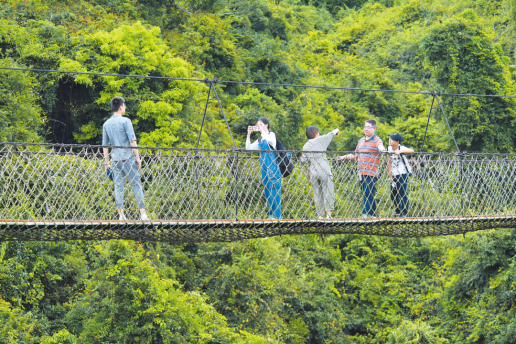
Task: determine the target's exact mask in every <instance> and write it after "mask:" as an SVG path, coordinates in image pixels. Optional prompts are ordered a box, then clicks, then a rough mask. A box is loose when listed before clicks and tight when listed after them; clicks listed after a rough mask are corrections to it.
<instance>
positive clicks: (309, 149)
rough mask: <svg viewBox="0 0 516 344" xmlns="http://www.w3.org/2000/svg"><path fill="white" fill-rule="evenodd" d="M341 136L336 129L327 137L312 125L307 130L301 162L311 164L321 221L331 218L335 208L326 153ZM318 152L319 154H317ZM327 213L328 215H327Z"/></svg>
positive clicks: (333, 187)
mask: <svg viewBox="0 0 516 344" xmlns="http://www.w3.org/2000/svg"><path fill="white" fill-rule="evenodd" d="M336 135H339V129H335V130H333V131H331V132H329V133H328V134H326V135H322V136H321V135H319V128H317V127H316V126H315V125H312V126H310V127H308V128H306V137H307V138H308V141H307V142H306V143H305V145H304V146H303V155H302V156H301V162H303V163H305V162H310V178H309V179H310V183H311V184H312V189H313V191H314V201H315V207H316V209H317V214H318V215H319V219H323V216H324V215H326V218H328V219H330V218H331V212H332V211H333V209H334V206H335V185H334V183H333V175H332V173H331V168H330V164H329V163H328V159H327V158H326V154H325V153H322V152H324V151H325V150H326V149H327V148H328V146H329V145H330V142H331V140H333V138H334V137H335V136H336ZM316 152H317V153H316ZM325 213H326V214H325Z"/></svg>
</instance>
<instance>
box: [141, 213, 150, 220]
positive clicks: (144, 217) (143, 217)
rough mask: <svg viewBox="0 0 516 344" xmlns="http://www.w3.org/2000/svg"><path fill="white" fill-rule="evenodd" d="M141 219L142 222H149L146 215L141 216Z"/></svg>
mask: <svg viewBox="0 0 516 344" xmlns="http://www.w3.org/2000/svg"><path fill="white" fill-rule="evenodd" d="M141 219H142V221H150V218H149V216H147V214H142V215H141Z"/></svg>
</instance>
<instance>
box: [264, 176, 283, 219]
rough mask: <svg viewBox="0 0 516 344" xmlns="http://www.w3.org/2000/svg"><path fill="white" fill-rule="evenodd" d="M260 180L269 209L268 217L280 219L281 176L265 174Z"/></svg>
mask: <svg viewBox="0 0 516 344" xmlns="http://www.w3.org/2000/svg"><path fill="white" fill-rule="evenodd" d="M262 181H263V186H264V192H265V199H267V205H268V206H269V209H270V211H269V217H272V218H275V219H281V178H274V177H269V176H265V177H264V178H262Z"/></svg>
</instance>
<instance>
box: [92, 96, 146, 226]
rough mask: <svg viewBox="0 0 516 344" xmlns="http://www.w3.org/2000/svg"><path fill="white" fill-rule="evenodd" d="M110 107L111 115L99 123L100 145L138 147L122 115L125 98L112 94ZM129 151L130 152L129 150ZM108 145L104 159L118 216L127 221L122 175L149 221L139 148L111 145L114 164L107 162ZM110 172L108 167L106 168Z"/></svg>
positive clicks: (126, 119)
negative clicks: (111, 181)
mask: <svg viewBox="0 0 516 344" xmlns="http://www.w3.org/2000/svg"><path fill="white" fill-rule="evenodd" d="M111 110H112V111H113V116H111V118H110V119H108V120H107V121H106V122H105V123H104V125H103V126H102V128H103V131H102V145H103V146H123V147H137V144H136V136H135V135H134V130H133V125H132V123H131V120H130V119H129V118H127V117H124V115H125V110H126V107H125V100H124V98H122V97H114V98H113V99H111ZM131 151H132V152H131ZM109 156H110V153H109V148H106V147H104V161H105V164H106V169H111V170H112V171H113V175H114V182H115V199H116V207H117V210H118V215H119V220H120V221H126V220H127V218H126V217H125V215H124V199H123V198H124V184H125V181H124V178H127V181H128V182H129V183H130V184H131V186H132V188H133V193H134V197H135V198H136V203H138V208H139V209H140V216H141V219H142V221H149V217H148V216H147V214H146V213H145V199H144V196H143V188H142V184H141V182H140V174H139V173H138V169H140V168H141V167H142V163H141V160H140V153H139V152H138V149H135V148H133V149H131V148H112V149H111V160H112V161H113V166H111V165H110V162H109ZM108 172H109V171H108Z"/></svg>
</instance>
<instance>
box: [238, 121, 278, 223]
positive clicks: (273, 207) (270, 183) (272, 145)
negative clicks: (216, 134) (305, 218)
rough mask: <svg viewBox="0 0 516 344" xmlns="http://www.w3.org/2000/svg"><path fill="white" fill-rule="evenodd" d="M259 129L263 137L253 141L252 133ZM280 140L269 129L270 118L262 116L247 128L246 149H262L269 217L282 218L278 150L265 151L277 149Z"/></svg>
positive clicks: (264, 184) (261, 164)
mask: <svg viewBox="0 0 516 344" xmlns="http://www.w3.org/2000/svg"><path fill="white" fill-rule="evenodd" d="M253 131H259V132H260V135H261V137H260V138H259V139H258V140H256V141H255V142H253V143H251V133H252V132H253ZM278 143H279V141H278V140H277V139H276V134H275V133H274V132H272V131H270V130H269V120H268V119H267V118H265V117H260V118H259V119H258V122H256V125H254V126H249V127H248V128H247V139H246V141H245V149H247V150H261V152H260V168H261V173H262V183H263V186H264V191H265V199H266V200H267V205H268V206H269V209H270V212H269V218H270V219H273V220H275V219H278V220H279V219H281V176H282V173H281V170H280V167H279V165H278V162H277V157H278V154H280V153H278V152H264V151H270V150H276V148H277V146H278Z"/></svg>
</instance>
